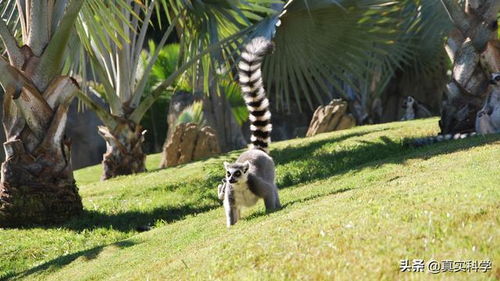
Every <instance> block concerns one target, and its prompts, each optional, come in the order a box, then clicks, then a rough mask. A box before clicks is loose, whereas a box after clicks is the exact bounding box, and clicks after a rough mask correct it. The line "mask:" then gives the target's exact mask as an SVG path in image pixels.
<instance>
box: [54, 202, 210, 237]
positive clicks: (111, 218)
mask: <svg viewBox="0 0 500 281" xmlns="http://www.w3.org/2000/svg"><path fill="white" fill-rule="evenodd" d="M219 206H220V205H219V204H216V203H215V202H214V204H205V205H203V206H195V205H191V204H187V205H181V206H177V207H159V208H155V209H153V210H148V211H126V212H121V213H117V214H107V213H101V212H98V211H93V210H84V213H83V214H82V215H81V216H79V217H75V218H74V219H72V220H71V221H69V222H68V223H66V224H64V225H62V227H64V228H68V229H71V230H76V231H82V230H85V229H94V228H110V229H115V230H118V231H121V232H129V231H133V230H135V229H136V228H137V227H139V226H145V225H149V226H152V225H154V224H155V222H156V221H158V220H162V221H164V222H166V223H171V222H175V221H178V220H182V219H184V218H185V217H186V216H190V215H196V214H200V213H204V212H207V211H210V210H212V209H214V208H217V207H219Z"/></svg>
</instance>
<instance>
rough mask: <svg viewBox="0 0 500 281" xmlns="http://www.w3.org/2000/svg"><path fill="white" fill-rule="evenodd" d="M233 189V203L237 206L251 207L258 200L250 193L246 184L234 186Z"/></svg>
mask: <svg viewBox="0 0 500 281" xmlns="http://www.w3.org/2000/svg"><path fill="white" fill-rule="evenodd" d="M233 187H234V189H233V192H234V201H235V204H236V205H237V206H245V207H251V206H253V205H255V203H257V201H258V200H259V197H257V196H256V195H255V194H254V193H253V192H251V191H250V189H249V188H248V185H247V184H246V183H244V184H236V185H234V186H233Z"/></svg>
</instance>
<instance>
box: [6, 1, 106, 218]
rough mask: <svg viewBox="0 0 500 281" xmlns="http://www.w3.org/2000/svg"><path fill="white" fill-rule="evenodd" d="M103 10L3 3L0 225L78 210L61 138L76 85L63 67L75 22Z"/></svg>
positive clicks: (70, 4)
mask: <svg viewBox="0 0 500 281" xmlns="http://www.w3.org/2000/svg"><path fill="white" fill-rule="evenodd" d="M103 6H104V5H103V1H100V0H87V1H84V0H71V1H31V0H25V1H24V0H17V1H14V0H9V1H2V2H1V4H0V8H1V13H2V14H1V16H2V17H1V19H0V38H1V39H2V42H3V49H4V50H5V54H4V55H3V56H2V57H0V84H1V86H2V88H3V89H4V92H5V94H4V101H3V120H2V121H3V126H4V130H5V135H6V140H7V141H6V142H5V143H4V149H5V152H6V160H5V161H4V162H3V163H2V174H1V182H0V226H16V225H23V224H30V223H46V222H58V221H62V220H65V219H67V218H68V217H70V216H72V215H75V214H78V213H80V212H81V211H82V203H81V198H80V196H79V195H78V189H77V187H76V185H75V181H74V179H73V171H72V168H71V161H70V153H71V150H70V144H71V141H70V140H69V139H67V138H65V136H64V130H65V125H66V120H67V112H68V107H69V105H70V103H71V101H72V99H73V97H74V96H75V93H76V92H78V91H79V89H80V88H79V84H78V83H77V82H76V80H75V79H73V78H72V77H70V76H67V75H63V66H64V65H65V57H66V54H67V52H66V51H67V46H68V42H69V41H70V38H71V37H72V36H73V30H74V29H73V27H74V24H75V23H77V22H82V21H85V20H88V18H87V16H88V15H90V14H92V13H93V11H96V10H99V9H100V8H102V7H103ZM80 12H81V13H80ZM114 24H116V20H107V21H106V22H101V23H99V25H100V26H101V27H105V28H111V26H113V25H114ZM95 25H97V23H95Z"/></svg>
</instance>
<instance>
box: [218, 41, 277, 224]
mask: <svg viewBox="0 0 500 281" xmlns="http://www.w3.org/2000/svg"><path fill="white" fill-rule="evenodd" d="M272 49H273V44H272V43H271V41H269V40H267V39H265V38H263V37H257V38H254V39H252V40H251V41H250V43H248V44H247V45H246V46H245V48H244V50H243V52H242V54H241V59H240V62H239V64H238V75H239V84H240V86H241V90H242V93H243V98H244V100H245V104H246V106H247V109H248V111H249V113H250V116H249V118H250V131H251V138H250V140H251V147H250V148H249V149H248V150H247V151H245V152H243V153H242V154H241V155H240V156H239V157H238V159H237V160H236V162H235V163H228V162H224V168H225V170H226V177H225V179H224V180H223V182H222V184H220V185H219V186H218V195H219V199H220V200H223V202H224V210H225V213H226V221H227V226H228V227H229V226H231V225H233V224H235V223H236V222H237V221H238V219H239V217H240V214H241V208H242V207H250V206H253V205H255V204H256V203H257V201H259V199H260V198H262V199H263V200H264V204H265V207H266V211H267V212H270V211H274V210H276V209H279V208H281V204H280V200H279V196H278V188H277V187H276V183H275V166H274V161H273V159H272V158H271V156H269V154H268V152H269V151H268V147H269V143H270V142H271V137H270V135H271V130H272V125H271V112H270V111H269V100H268V99H267V97H266V92H265V90H264V86H263V81H262V73H261V65H262V60H263V59H264V56H265V55H266V54H267V53H269V52H271V51H272Z"/></svg>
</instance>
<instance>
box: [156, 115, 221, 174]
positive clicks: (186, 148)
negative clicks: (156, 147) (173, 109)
mask: <svg viewBox="0 0 500 281" xmlns="http://www.w3.org/2000/svg"><path fill="white" fill-rule="evenodd" d="M219 153H220V147H219V141H218V139H217V134H216V132H215V130H213V129H212V128H210V127H208V126H205V127H203V128H200V127H199V126H198V125H196V124H194V123H183V124H179V125H178V126H177V127H175V130H174V131H173V133H172V135H171V136H170V138H169V139H168V140H167V142H166V144H165V147H164V150H163V159H162V163H161V167H162V168H165V167H171V166H175V165H179V164H184V163H188V162H191V161H195V160H199V159H203V158H208V157H211V156H214V155H217V154H219Z"/></svg>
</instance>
